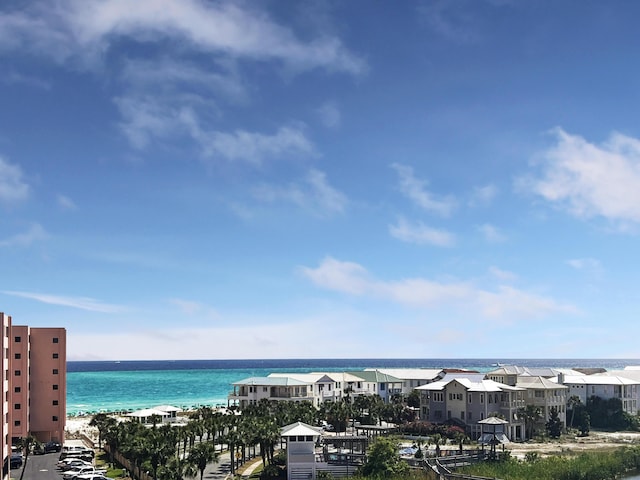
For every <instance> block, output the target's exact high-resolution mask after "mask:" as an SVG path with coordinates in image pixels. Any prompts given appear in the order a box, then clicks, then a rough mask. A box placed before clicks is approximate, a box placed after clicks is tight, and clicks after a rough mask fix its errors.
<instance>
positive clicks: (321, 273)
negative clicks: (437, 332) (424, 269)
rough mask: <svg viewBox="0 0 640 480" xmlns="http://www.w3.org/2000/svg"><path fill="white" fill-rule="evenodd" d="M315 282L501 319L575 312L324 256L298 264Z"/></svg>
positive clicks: (536, 298)
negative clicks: (387, 274) (377, 274)
mask: <svg viewBox="0 0 640 480" xmlns="http://www.w3.org/2000/svg"><path fill="white" fill-rule="evenodd" d="M300 272H301V273H302V275H303V276H305V277H306V278H308V279H309V280H310V281H311V282H313V283H314V284H315V285H317V286H319V287H321V288H325V289H329V290H334V291H338V292H342V293H346V294H350V295H355V296H368V297H373V298H379V299H382V300H387V301H392V302H396V303H399V304H403V305H406V306H413V307H421V308H432V307H435V306H437V305H445V306H447V307H449V308H456V309H457V308H467V309H470V310H471V311H474V312H477V313H478V315H480V316H482V317H485V318H488V319H493V320H501V321H518V320H525V319H530V318H535V317H541V316H545V315H548V314H550V313H555V312H563V313H576V312H577V309H576V308H575V307H574V306H572V305H569V304H562V303H558V302H557V301H556V300H554V299H552V298H549V297H545V296H542V295H538V294H535V293H530V292H526V291H523V290H519V289H516V288H513V287H509V286H499V287H498V288H497V289H496V290H495V291H489V290H484V289H481V288H478V287H476V286H474V285H473V283H472V282H452V283H442V282H438V281H433V280H429V279H425V278H409V279H404V280H397V281H384V280H378V279H376V278H374V277H373V276H371V275H370V274H369V272H368V271H367V270H366V269H365V268H364V267H363V266H361V265H359V264H357V263H353V262H343V261H340V260H336V259H334V258H331V257H327V258H325V259H324V260H323V261H322V262H321V264H320V265H319V266H318V267H317V268H310V267H300Z"/></svg>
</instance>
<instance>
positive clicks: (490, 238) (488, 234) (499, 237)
mask: <svg viewBox="0 0 640 480" xmlns="http://www.w3.org/2000/svg"><path fill="white" fill-rule="evenodd" d="M478 231H479V232H480V233H481V234H482V235H483V236H484V239H485V240H486V241H487V242H489V243H502V242H506V241H507V236H506V235H504V234H503V233H502V232H501V231H500V229H498V227H495V226H493V225H491V224H488V223H485V224H482V225H480V226H479V227H478Z"/></svg>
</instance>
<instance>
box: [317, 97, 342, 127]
mask: <svg viewBox="0 0 640 480" xmlns="http://www.w3.org/2000/svg"><path fill="white" fill-rule="evenodd" d="M318 115H319V117H320V121H321V122H322V124H323V125H324V126H325V127H328V128H337V127H339V126H340V123H341V122H342V115H341V113H340V109H339V108H338V106H337V105H336V103H335V102H326V103H324V104H323V105H322V106H321V107H320V108H319V109H318Z"/></svg>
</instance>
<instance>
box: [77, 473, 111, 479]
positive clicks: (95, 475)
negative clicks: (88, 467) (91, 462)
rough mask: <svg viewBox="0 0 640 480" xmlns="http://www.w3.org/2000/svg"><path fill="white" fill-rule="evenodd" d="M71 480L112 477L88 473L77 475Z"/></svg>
mask: <svg viewBox="0 0 640 480" xmlns="http://www.w3.org/2000/svg"><path fill="white" fill-rule="evenodd" d="M71 480H112V479H110V478H107V477H105V476H104V475H102V474H93V473H88V474H82V475H77V476H75V477H73V478H72V479H71Z"/></svg>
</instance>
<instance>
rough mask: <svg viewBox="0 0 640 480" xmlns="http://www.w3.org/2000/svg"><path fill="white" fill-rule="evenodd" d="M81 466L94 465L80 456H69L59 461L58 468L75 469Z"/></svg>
mask: <svg viewBox="0 0 640 480" xmlns="http://www.w3.org/2000/svg"><path fill="white" fill-rule="evenodd" d="M80 467H93V463H91V462H89V461H87V460H82V459H80V458H71V457H67V458H65V459H64V460H60V461H59V462H58V468H59V469H60V470H74V469H77V468H80Z"/></svg>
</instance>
